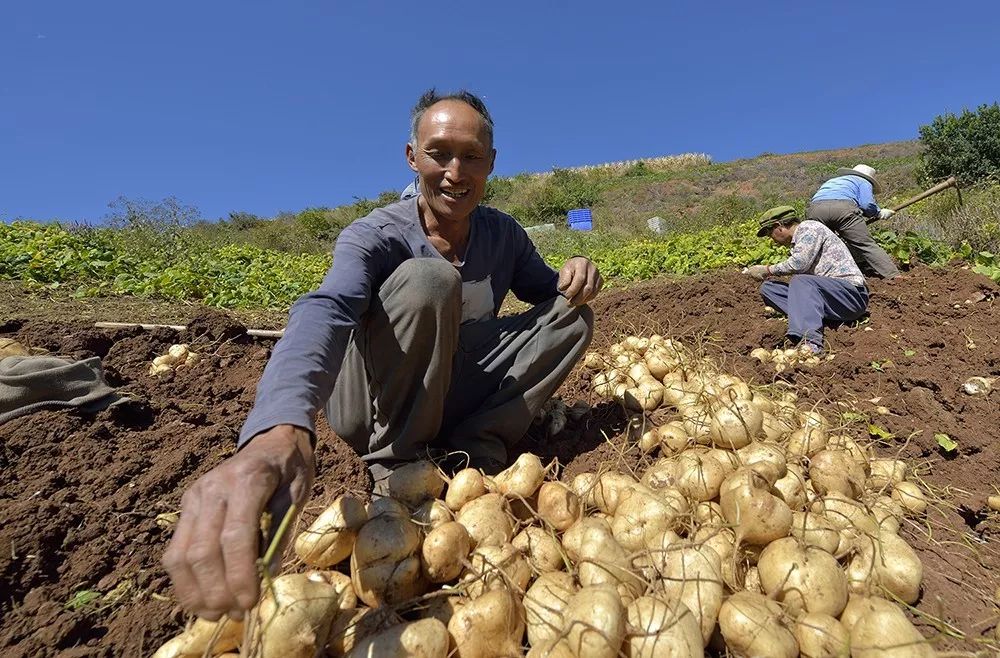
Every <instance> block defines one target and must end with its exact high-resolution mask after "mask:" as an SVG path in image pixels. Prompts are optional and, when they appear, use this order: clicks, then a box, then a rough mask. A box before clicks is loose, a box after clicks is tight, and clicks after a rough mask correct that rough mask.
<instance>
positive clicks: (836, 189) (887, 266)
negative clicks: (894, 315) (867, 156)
mask: <svg viewBox="0 0 1000 658" xmlns="http://www.w3.org/2000/svg"><path fill="white" fill-rule="evenodd" d="M881 191H882V186H881V185H880V184H879V182H878V179H876V178H875V170H874V169H873V168H871V167H869V166H868V165H864V164H859V165H857V166H855V167H854V168H853V169H847V168H846V167H841V168H840V169H838V170H837V175H836V176H835V177H834V178H831V179H830V180H828V181H826V182H825V183H823V184H822V185H821V186H820V188H819V189H818V190H816V193H815V194H814V195H813V197H812V199H811V200H810V201H809V205H808V207H807V208H806V219H811V220H814V221H817V222H820V223H822V224H823V225H825V226H826V227H827V228H829V229H830V230H831V231H833V232H834V233H836V234H837V236H838V237H839V238H840V239H841V240H843V241H844V244H846V245H847V248H848V249H850V250H851V256H853V257H854V262H856V263H857V264H858V267H860V268H861V271H862V272H864V273H865V274H866V275H868V276H877V277H880V278H882V279H892V278H895V277H897V276H899V268H897V267H896V264H895V263H894V262H892V258H891V257H890V256H889V254H887V253H886V252H885V249H883V248H882V247H880V246H878V245H877V244H875V240H873V239H872V236H871V233H869V232H868V219H869V218H871V219H889V218H890V217H892V216H893V215H894V214H896V213H895V211H893V210H889V209H888V208H879V207H878V204H877V203H875V195H876V194H877V193H879V192H881Z"/></svg>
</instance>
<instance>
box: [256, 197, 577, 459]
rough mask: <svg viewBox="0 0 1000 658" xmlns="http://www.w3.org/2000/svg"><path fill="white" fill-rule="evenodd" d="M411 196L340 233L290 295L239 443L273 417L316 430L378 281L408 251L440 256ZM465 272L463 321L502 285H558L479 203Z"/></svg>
mask: <svg viewBox="0 0 1000 658" xmlns="http://www.w3.org/2000/svg"><path fill="white" fill-rule="evenodd" d="M417 199H418V198H417V197H414V198H410V199H405V200H402V201H399V202H397V203H394V204H392V205H390V206H387V207H385V208H379V209H377V210H375V211H373V212H372V213H371V214H370V215H368V216H367V217H363V218H361V219H359V220H357V221H355V222H353V223H352V224H351V225H350V226H348V227H347V228H346V229H344V231H343V232H342V233H341V234H340V236H339V237H338V238H337V243H336V244H335V245H334V249H333V265H332V266H331V267H330V270H329V272H327V274H326V277H325V278H324V279H323V283H322V284H320V287H319V288H318V289H317V290H315V291H313V292H310V293H308V294H306V295H303V296H302V297H300V298H299V299H298V300H297V301H296V302H295V304H293V305H292V308H291V311H290V312H289V317H288V326H287V328H286V329H285V335H284V337H283V338H282V339H281V340H280V341H278V344H277V345H276V346H275V348H274V353H273V354H272V355H271V360H270V361H268V364H267V367H266V368H265V369H264V375H263V377H261V380H260V383H259V384H258V385H257V399H256V401H255V403H254V406H253V409H252V410H251V411H250V415H249V417H248V418H247V421H246V423H245V424H244V425H243V429H242V431H241V432H240V437H239V445H241V446H242V445H243V444H245V443H246V442H247V441H249V440H250V439H251V438H253V437H254V436H256V435H257V434H259V433H261V432H263V431H266V430H268V429H270V428H272V427H275V426H276V425H285V424H288V425H297V426H299V427H304V428H306V429H308V430H309V431H310V432H315V418H316V412H317V410H319V408H320V407H322V406H323V405H324V404H325V403H326V401H327V399H328V398H329V397H330V393H331V392H332V391H333V386H334V383H335V382H336V381H337V375H338V374H339V373H340V366H341V362H342V361H343V358H344V352H345V351H346V349H347V343H348V340H349V339H350V335H351V330H352V329H353V328H355V327H356V326H358V324H359V322H360V320H361V317H362V316H363V315H364V314H365V312H366V311H367V310H368V305H369V301H370V300H371V299H372V297H373V296H374V295H377V294H378V291H379V288H380V287H381V285H382V283H383V282H384V281H385V280H386V279H387V278H388V277H389V275H390V274H392V272H393V271H394V270H395V269H396V268H397V267H398V266H399V265H400V263H402V262H403V261H405V260H408V259H410V258H443V257H442V256H441V254H440V253H439V252H438V251H437V250H436V249H435V248H434V247H433V246H432V245H431V243H430V242H429V241H428V240H427V236H426V235H425V234H424V231H423V228H422V227H421V225H420V218H419V214H418V211H417ZM470 219H471V230H470V234H469V243H468V246H467V247H466V252H465V260H464V261H463V262H462V263H460V264H459V265H456V268H457V269H458V271H459V273H460V274H461V276H462V321H463V322H475V321H478V320H485V319H489V318H493V317H496V314H497V313H498V312H499V310H500V305H501V304H502V303H503V300H504V297H506V295H507V292H508V291H510V292H513V293H514V294H515V295H516V296H517V298H518V299H520V300H522V301H525V302H528V303H531V304H537V303H540V302H543V301H545V300H547V299H551V298H552V297H555V296H556V295H557V294H559V291H558V289H557V283H558V278H559V277H558V274H557V273H556V272H555V271H554V270H553V269H552V268H551V267H549V266H548V265H547V264H546V263H545V261H543V260H542V258H541V256H540V255H539V254H538V251H537V250H536V249H535V246H534V244H532V242H531V240H530V238H528V234H527V233H525V231H524V229H523V228H522V227H521V225H520V224H518V223H517V222H516V221H515V220H514V218H513V217H511V216H510V215H507V214H504V213H502V212H500V211H499V210H495V209H493V208H489V207H486V206H479V207H478V208H476V210H475V211H473V213H472V216H471V218H470Z"/></svg>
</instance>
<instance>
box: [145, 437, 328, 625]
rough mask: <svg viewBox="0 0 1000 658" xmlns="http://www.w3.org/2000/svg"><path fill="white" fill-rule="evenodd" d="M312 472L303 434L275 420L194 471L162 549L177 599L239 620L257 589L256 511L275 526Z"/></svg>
mask: <svg viewBox="0 0 1000 658" xmlns="http://www.w3.org/2000/svg"><path fill="white" fill-rule="evenodd" d="M314 475H315V464H314V461H313V450H312V445H311V443H310V438H309V433H308V432H307V431H306V430H304V429H302V428H299V427H294V426H292V425H279V426H277V427H274V428H271V429H270V430H268V431H266V432H263V433H261V434H259V435H257V436H256V437H254V439H253V440H252V441H250V443H249V444H247V445H246V446H245V447H244V448H243V449H242V450H240V451H239V452H238V453H236V454H235V455H233V456H232V457H230V458H229V459H227V460H226V461H224V462H223V463H222V464H220V465H218V466H216V467H215V468H214V469H212V470H211V471H209V472H208V473H206V474H205V475H203V476H201V477H200V478H198V480H197V481H195V483H194V484H192V485H191V487H190V488H189V489H188V490H187V491H186V492H184V496H183V497H182V498H181V516H180V521H179V522H178V523H177V529H176V530H175V531H174V536H173V539H171V540H170V545H169V546H168V547H167V551H166V553H164V555H163V566H164V567H166V569H167V573H169V574H170V578H171V580H172V581H173V583H174V590H175V592H176V595H177V601H178V603H180V605H181V606H182V607H183V608H184V609H185V610H187V611H188V612H192V613H194V614H196V615H198V616H199V617H202V618H204V619H208V620H211V621H214V620H216V619H219V618H220V617H221V616H222V615H225V614H228V615H229V617H230V618H232V619H242V618H243V613H244V612H245V611H246V610H249V609H250V608H252V607H253V606H254V604H256V603H257V597H258V596H259V594H260V574H259V573H258V571H257V558H258V557H259V556H260V551H261V548H260V543H259V540H260V518H261V515H262V514H263V513H264V512H265V511H266V512H269V513H270V514H271V527H272V528H273V529H277V527H278V524H279V523H281V520H282V518H284V516H285V513H286V512H287V511H288V508H289V506H290V505H291V504H292V503H295V504H296V507H297V509H302V505H303V504H304V503H305V501H306V500H307V499H308V498H309V493H310V490H311V489H312V482H313V477H314ZM284 540H285V541H287V540H288V536H287V535H286V537H284ZM281 548H283V546H282V547H281ZM278 555H280V551H279V552H278Z"/></svg>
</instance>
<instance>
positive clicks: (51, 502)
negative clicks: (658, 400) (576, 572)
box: [0, 266, 1000, 658]
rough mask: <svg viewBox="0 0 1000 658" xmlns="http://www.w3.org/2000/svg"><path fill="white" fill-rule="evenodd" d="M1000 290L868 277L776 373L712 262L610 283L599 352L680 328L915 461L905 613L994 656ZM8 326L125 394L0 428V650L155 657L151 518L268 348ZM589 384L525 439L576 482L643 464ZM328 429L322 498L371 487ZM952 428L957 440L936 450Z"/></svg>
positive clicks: (739, 299) (162, 626)
mask: <svg viewBox="0 0 1000 658" xmlns="http://www.w3.org/2000/svg"><path fill="white" fill-rule="evenodd" d="M998 297H1000V288H998V287H997V286H996V285H995V284H993V283H992V282H990V281H989V280H988V279H986V278H984V277H981V276H978V275H976V274H973V273H972V272H970V271H968V270H965V269H962V268H960V267H958V266H952V267H949V268H945V269H943V270H930V269H927V268H917V269H916V270H913V271H911V272H910V273H909V276H908V278H906V279H905V280H902V281H899V282H897V283H893V284H892V285H889V284H886V283H883V282H874V283H873V299H872V309H871V316H870V318H869V319H868V320H867V321H864V322H862V323H861V324H858V325H856V326H851V327H841V328H839V329H837V330H836V331H830V332H828V339H829V343H830V347H831V351H832V353H833V354H834V358H833V359H832V360H829V361H824V362H823V363H822V364H821V365H819V366H816V367H815V368H812V369H808V370H806V369H797V370H794V371H792V372H790V373H783V374H781V375H775V373H774V371H773V368H771V367H770V366H768V365H764V364H760V363H758V362H756V361H755V360H752V359H750V358H749V357H748V356H746V355H747V354H748V353H749V352H750V350H751V349H753V348H754V347H759V346H762V345H763V346H765V347H773V346H775V345H777V344H778V343H779V342H780V340H781V336H782V334H783V331H784V321H783V320H782V319H779V318H770V319H768V318H765V316H764V314H763V309H762V307H761V303H760V300H759V297H758V296H757V294H756V291H755V289H754V287H753V285H752V282H750V281H748V280H747V278H746V277H743V276H740V275H737V274H715V275H709V276H704V277H699V278H691V279H684V280H678V281H666V282H664V281H659V282H655V283H649V284H644V285H640V286H635V287H631V288H628V289H625V290H620V291H609V292H606V293H605V294H604V295H603V296H602V297H601V298H600V300H598V302H596V303H595V304H594V305H593V306H594V309H595V312H596V314H597V334H596V336H595V347H598V348H602V347H607V345H609V344H610V343H611V342H614V341H615V340H618V339H620V338H621V337H622V336H623V335H625V334H627V333H645V334H648V333H652V332H654V331H655V332H658V333H661V334H664V335H672V336H679V337H681V338H682V339H684V340H685V341H686V342H687V343H688V344H691V345H699V346H701V347H702V348H703V349H704V350H705V352H706V353H707V354H709V355H711V356H713V357H714V358H717V359H719V360H720V361H723V362H724V363H725V364H726V366H727V368H728V369H729V370H731V371H734V372H736V373H737V374H739V375H741V376H743V377H744V378H746V379H747V380H748V381H752V382H753V383H754V384H758V385H778V386H783V385H788V386H793V387H794V389H795V391H796V392H797V394H798V396H799V403H800V405H802V406H810V407H811V406H815V407H816V408H818V409H819V410H820V411H822V412H823V413H825V414H826V415H827V417H828V418H831V419H834V421H835V422H836V423H841V424H843V426H844V430H845V431H846V432H847V433H849V434H851V435H852V436H854V437H855V438H859V439H865V440H868V441H873V442H874V443H875V447H876V450H877V451H878V452H879V453H880V454H882V455H885V456H890V455H897V454H898V455H901V456H902V458H904V459H907V460H909V462H910V464H911V468H913V469H914V470H915V473H916V474H917V475H918V477H919V478H920V479H921V480H922V481H923V482H924V483H925V484H926V486H927V487H928V488H929V490H930V491H931V492H932V494H933V497H934V498H935V500H936V502H935V504H934V506H933V508H932V510H931V512H930V513H929V514H928V516H927V519H926V521H925V522H922V523H919V524H918V523H910V524H909V525H908V526H907V527H906V528H904V530H903V532H904V533H905V534H906V535H907V536H908V538H909V539H910V541H911V543H912V544H913V545H914V546H915V547H916V549H917V551H918V553H919V555H920V557H921V559H922V560H923V563H924V589H923V595H922V598H921V600H920V602H919V603H918V604H917V606H916V608H917V612H916V613H915V616H914V619H915V620H916V621H917V622H918V623H920V625H921V628H922V630H923V631H924V632H925V634H927V635H928V636H932V637H935V638H937V639H938V642H939V644H938V646H939V647H941V648H949V649H958V650H965V651H984V652H987V651H988V652H990V653H989V654H987V655H992V650H991V646H993V645H990V644H987V642H988V639H989V638H992V637H993V630H994V627H995V626H996V623H997V621H998V607H997V599H996V594H997V591H996V590H997V585H998V584H1000V577H998V576H997V574H998V573H1000V553H998V551H997V536H998V533H1000V519H998V517H997V514H996V513H993V512H990V511H989V510H988V508H987V507H986V502H985V498H986V496H987V495H991V494H993V493H996V484H997V481H998V478H997V473H998V468H1000V446H998V443H1000V405H998V402H1000V397H998V396H1000V393H997V392H996V391H994V392H993V393H992V395H990V396H969V395H967V394H965V393H963V392H962V388H961V386H962V383H963V382H964V381H965V380H966V379H967V378H969V377H972V376H986V377H998V376H1000V344H998V340H1000V303H998ZM47 317H49V318H51V316H47ZM0 337H10V338H14V339H16V340H18V341H20V342H21V343H23V344H25V345H27V346H30V347H35V348H43V349H46V350H49V351H50V352H52V353H56V354H60V355H64V356H67V357H72V358H82V357H87V356H94V355H97V356H100V357H102V360H103V363H104V367H105V370H106V376H107V379H108V381H109V383H111V384H112V385H113V386H116V387H119V390H120V391H121V392H122V393H123V394H125V395H127V396H128V397H129V398H130V401H129V402H126V403H124V404H121V405H118V406H116V407H113V408H111V409H107V410H105V411H102V412H99V413H97V414H93V415H88V414H83V413H79V412H74V411H41V412H37V413H34V414H31V415H29V416H25V417H22V418H19V419H15V420H12V421H9V422H7V423H5V424H2V425H0V473H2V478H0V597H2V598H0V655H3V656H10V657H22V656H24V657H27V656H32V657H35V656H60V657H67V658H68V657H71V656H147V655H149V654H151V653H152V651H153V650H155V648H156V647H157V646H159V644H161V643H162V642H163V641H164V640H166V639H167V638H168V637H169V636H171V635H172V634H174V633H175V632H177V631H178V630H179V629H180V628H181V627H182V626H183V623H184V616H183V614H182V613H181V612H180V610H178V609H177V608H176V607H175V606H174V604H173V603H172V601H171V598H170V597H171V590H170V587H169V582H168V580H167V578H166V575H165V573H164V572H163V570H162V568H161V567H160V565H159V559H160V556H161V554H162V552H163V550H164V548H165V546H166V543H167V541H168V539H169V536H170V532H171V528H170V525H169V523H163V525H162V527H161V525H160V524H158V523H157V518H156V517H157V515H159V514H162V513H169V512H172V511H176V510H177V509H178V507H179V501H180V496H181V493H182V492H183V490H184V488H185V487H186V486H187V485H188V484H190V483H191V482H192V481H193V480H194V479H195V478H197V477H198V476H199V475H200V474H202V473H204V472H205V471H207V470H208V469H210V468H212V467H213V466H214V465H216V464H218V463H219V462H220V461H222V460H223V459H225V458H226V457H227V456H228V455H230V454H231V453H232V451H233V442H234V439H235V437H236V433H237V432H238V430H239V427H240V425H241V423H242V422H243V419H244V418H245V417H246V414H247V412H248V411H249V409H250V406H251V404H252V402H253V396H254V388H255V386H256V382H257V380H258V379H259V377H260V374H261V372H262V370H263V367H264V364H265V363H266V361H267V359H268V357H269V356H270V348H271V347H272V346H273V342H272V341H267V340H253V339H249V338H247V337H246V336H245V335H243V333H242V327H241V326H240V325H239V324H238V323H236V322H235V321H234V320H232V319H231V318H229V317H228V316H225V315H222V314H212V313H209V314H204V315H200V316H199V317H197V318H195V319H194V320H193V321H192V322H191V323H190V326H189V329H188V330H187V331H186V332H183V333H182V334H178V333H175V332H173V331H167V330H158V331H152V332H151V331H141V330H116V331H104V330H96V329H93V328H92V327H91V325H90V323H89V321H88V322H82V321H78V322H73V321H53V320H51V319H47V320H44V321H41V320H32V318H31V317H26V318H21V319H17V318H4V317H2V316H0ZM176 342H187V343H190V344H191V346H192V349H194V350H196V351H199V352H200V353H202V354H203V355H204V359H203V360H202V361H201V362H200V363H199V364H198V365H197V367H195V368H191V369H187V370H181V371H178V372H177V373H176V374H173V375H168V376H167V377H165V378H161V379H158V378H154V377H152V376H150V375H149V374H148V372H147V369H148V367H149V363H150V361H151V359H152V358H153V357H155V356H157V355H159V354H162V353H163V352H164V351H165V350H166V348H167V347H169V346H170V345H171V344H172V343H176ZM588 380H589V374H588V373H587V372H585V371H583V370H582V369H580V370H577V371H575V372H574V373H573V375H571V377H570V379H569V380H568V381H567V382H566V383H565V384H564V386H563V388H562V390H561V391H560V395H561V396H562V397H564V399H567V400H572V399H575V398H580V399H584V400H586V401H588V402H590V403H591V404H594V405H595V407H594V409H593V412H592V414H590V415H589V416H586V417H584V418H583V419H581V420H579V421H575V422H571V423H570V425H569V426H568V427H567V428H566V430H565V431H563V432H562V433H560V434H558V435H556V436H555V437H549V438H546V437H544V436H543V435H542V432H541V429H538V428H536V429H533V430H532V432H531V433H530V434H529V436H528V437H526V439H525V448H526V449H530V450H533V451H535V452H538V453H540V454H542V455H544V456H547V457H558V458H559V460H560V462H561V463H562V464H564V465H566V469H565V473H566V474H570V475H571V474H573V473H575V472H580V471H583V470H593V469H597V468H607V467H609V466H613V467H619V468H628V467H630V466H635V465H636V464H638V463H640V461H641V460H642V459H645V458H643V457H641V456H640V455H639V454H638V450H637V449H636V448H635V447H634V446H633V445H630V444H629V443H628V441H626V440H625V438H624V437H623V436H622V429H623V427H624V425H625V420H626V418H625V414H624V413H623V412H622V411H621V410H620V409H619V408H618V407H617V406H615V405H613V404H610V403H606V402H600V401H598V400H596V399H592V398H591V395H590V393H589V383H588ZM657 420H659V418H657ZM320 426H321V435H320V437H319V446H320V447H319V450H318V460H319V469H320V475H319V477H318V478H317V482H316V485H315V491H314V494H315V497H314V503H317V504H318V503H320V502H322V501H325V500H329V499H330V498H332V497H333V496H335V495H338V494H339V493H341V492H343V491H344V490H345V489H352V490H356V491H358V492H361V493H364V492H365V491H366V489H367V488H368V487H369V486H370V484H369V481H368V475H367V471H366V470H365V469H364V467H363V466H362V464H361V462H360V461H359V460H358V459H357V457H356V456H355V455H353V454H352V453H351V452H350V451H349V450H348V449H347V448H346V446H344V445H343V444H341V443H339V442H338V441H337V440H336V439H335V438H334V437H332V436H331V435H330V433H329V432H328V431H327V430H326V428H325V425H324V424H323V423H322V422H321V423H320ZM941 434H946V435H947V436H948V437H949V438H950V439H952V440H954V441H955V442H957V444H958V448H957V450H954V451H951V452H946V451H945V450H944V449H943V448H941V447H940V445H939V443H938V441H937V439H936V438H935V435H941ZM161 522H162V520H161Z"/></svg>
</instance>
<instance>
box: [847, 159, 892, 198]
mask: <svg viewBox="0 0 1000 658" xmlns="http://www.w3.org/2000/svg"><path fill="white" fill-rule="evenodd" d="M837 175H838V176H861V177H862V178H864V179H865V180H866V181H868V182H869V183H871V184H872V191H874V192H875V193H876V194H878V193H879V192H881V191H882V185H881V184H880V183H879V182H878V181H877V180H875V169H874V168H873V167H869V166H868V165H866V164H859V165H854V168H853V169H848V168H847V167H841V168H840V169H838V170H837Z"/></svg>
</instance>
